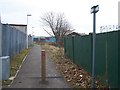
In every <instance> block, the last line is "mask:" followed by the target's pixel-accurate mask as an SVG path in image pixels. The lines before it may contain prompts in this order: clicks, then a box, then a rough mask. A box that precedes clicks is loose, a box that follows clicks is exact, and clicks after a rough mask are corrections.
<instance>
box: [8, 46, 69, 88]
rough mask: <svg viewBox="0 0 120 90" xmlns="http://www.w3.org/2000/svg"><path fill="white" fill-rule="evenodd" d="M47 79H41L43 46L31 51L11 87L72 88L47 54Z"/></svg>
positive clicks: (35, 47)
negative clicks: (43, 80)
mask: <svg viewBox="0 0 120 90" xmlns="http://www.w3.org/2000/svg"><path fill="white" fill-rule="evenodd" d="M46 77H47V78H46V81H45V82H42V81H41V47H40V46H39V45H35V46H34V47H33V48H32V49H31V51H30V52H29V54H28V56H27V58H26V60H25V61H24V63H23V65H22V67H21V69H20V71H19V72H18V75H17V76H16V78H15V79H14V81H13V83H12V85H11V86H10V88H70V87H69V85H68V84H67V83H66V82H65V81H64V79H63V77H62V76H61V75H60V74H59V73H58V72H57V71H56V69H55V66H54V64H53V63H52V62H51V60H49V58H48V56H46Z"/></svg>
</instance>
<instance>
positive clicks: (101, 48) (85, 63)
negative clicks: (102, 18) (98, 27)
mask: <svg viewBox="0 0 120 90" xmlns="http://www.w3.org/2000/svg"><path fill="white" fill-rule="evenodd" d="M119 35H120V30H118V31H113V32H107V33H100V34H97V35H96V47H95V48H96V51H95V76H96V78H97V79H99V80H100V81H101V82H103V83H105V84H108V85H109V86H110V87H112V88H116V87H119V86H118V82H119V81H120V78H119V77H120V72H119V69H118V68H119V67H118V64H120V61H119V60H120V59H119V57H120V56H119V55H118V54H119V51H120V48H118V46H119V45H120V41H119V40H120V37H119ZM64 50H65V54H66V56H67V57H69V58H70V59H71V60H72V61H73V62H74V63H76V64H78V65H80V66H82V67H83V68H84V69H85V70H87V71H88V72H89V73H91V70H92V34H89V35H85V36H74V37H72V36H66V37H65V38H64Z"/></svg>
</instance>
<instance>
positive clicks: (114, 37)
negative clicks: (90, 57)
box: [107, 32, 118, 87]
mask: <svg viewBox="0 0 120 90" xmlns="http://www.w3.org/2000/svg"><path fill="white" fill-rule="evenodd" d="M107 40H108V83H109V85H110V86H111V87H118V32H110V33H108V34H107Z"/></svg>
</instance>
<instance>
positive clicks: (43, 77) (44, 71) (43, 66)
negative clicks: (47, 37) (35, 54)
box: [41, 50, 46, 81]
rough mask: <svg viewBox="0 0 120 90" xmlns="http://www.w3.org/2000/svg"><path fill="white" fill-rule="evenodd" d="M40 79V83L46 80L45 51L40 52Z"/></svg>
mask: <svg viewBox="0 0 120 90" xmlns="http://www.w3.org/2000/svg"><path fill="white" fill-rule="evenodd" d="M41 77H42V81H45V78H46V55H45V50H42V52H41Z"/></svg>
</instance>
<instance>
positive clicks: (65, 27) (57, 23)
mask: <svg viewBox="0 0 120 90" xmlns="http://www.w3.org/2000/svg"><path fill="white" fill-rule="evenodd" d="M41 20H42V23H43V24H44V25H45V26H48V27H49V28H50V29H51V30H52V32H53V34H54V36H55V38H56V42H60V41H61V38H62V37H64V36H65V35H66V33H70V32H72V31H73V30H71V25H70V24H69V22H68V21H67V19H66V18H65V16H64V14H63V13H59V14H56V13H53V12H48V13H44V15H43V16H42V17H41ZM44 30H45V29H44ZM45 31H46V32H47V33H48V34H49V31H48V30H45Z"/></svg>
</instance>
